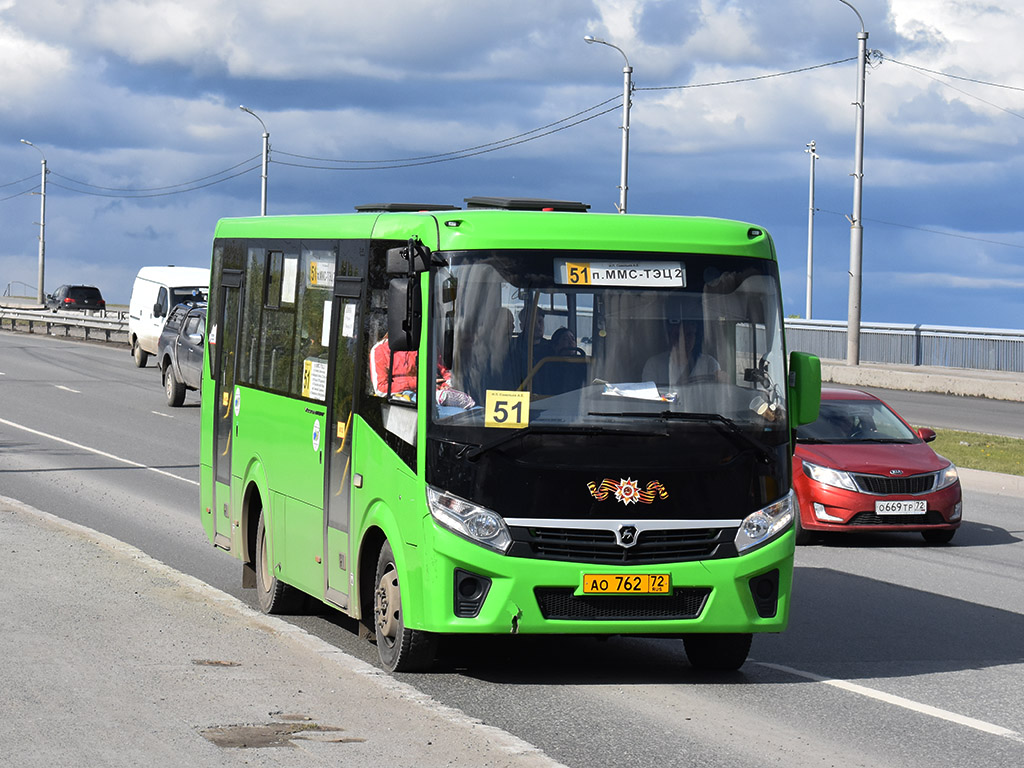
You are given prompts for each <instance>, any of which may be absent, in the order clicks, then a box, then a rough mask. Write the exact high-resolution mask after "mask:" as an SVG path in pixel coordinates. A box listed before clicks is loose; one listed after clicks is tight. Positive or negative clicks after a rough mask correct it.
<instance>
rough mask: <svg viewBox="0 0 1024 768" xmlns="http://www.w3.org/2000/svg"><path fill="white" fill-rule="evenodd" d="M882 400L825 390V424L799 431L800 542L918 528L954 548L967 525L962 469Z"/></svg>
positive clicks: (931, 433)
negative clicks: (825, 536) (825, 535)
mask: <svg viewBox="0 0 1024 768" xmlns="http://www.w3.org/2000/svg"><path fill="white" fill-rule="evenodd" d="M934 439H935V432H934V431H933V430H931V429H928V428H926V427H921V428H920V429H915V428H913V427H911V426H910V425H909V424H907V422H905V421H904V420H903V419H902V418H900V416H899V415H897V413H896V412H895V411H893V410H892V409H891V408H890V407H889V406H888V405H886V404H885V403H884V402H882V401H881V400H879V399H878V398H877V397H875V396H874V395H869V394H868V393H867V392H860V391H857V390H851V389H823V390H822V391H821V411H820V413H819V415H818V420H817V421H815V422H814V423H812V424H806V425H804V426H801V427H798V428H797V431H796V453H795V455H794V457H793V487H794V488H795V489H796V494H797V498H798V500H799V502H800V514H799V515H798V517H797V521H796V539H797V543H799V544H806V543H808V542H809V541H810V540H811V539H813V538H814V536H815V534H816V533H825V532H829V533H832V532H848V531H862V532H863V531H918V532H920V533H921V535H922V536H924V539H925V541H927V542H928V543H929V544H946V543H948V542H949V541H951V540H952V538H953V534H954V533H956V529H957V528H958V527H960V517H961V513H962V511H963V501H962V498H961V493H960V480H959V478H958V476H957V471H956V467H955V466H953V464H952V463H951V462H950V461H949V460H948V459H944V458H943V457H942V456H939V455H938V454H937V453H935V451H933V450H932V449H931V446H930V445H928V443H930V442H931V441H932V440H934Z"/></svg>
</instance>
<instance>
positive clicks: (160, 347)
mask: <svg viewBox="0 0 1024 768" xmlns="http://www.w3.org/2000/svg"><path fill="white" fill-rule="evenodd" d="M205 338H206V304H205V302H196V303H184V304H176V305H175V306H174V307H172V308H171V311H170V313H169V314H168V316H167V322H166V323H165V324H164V329H163V331H162V332H161V334H160V341H159V343H158V344H157V364H158V365H159V366H160V374H161V376H162V378H163V383H164V392H165V393H166V394H167V404H168V405H170V406H173V407H175V408H177V407H178V406H179V405H181V404H182V403H184V402H185V392H186V391H187V390H190V389H191V390H197V389H199V385H200V382H201V381H202V378H203V341H204V339H205Z"/></svg>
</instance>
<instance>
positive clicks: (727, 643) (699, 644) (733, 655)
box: [683, 633, 754, 671]
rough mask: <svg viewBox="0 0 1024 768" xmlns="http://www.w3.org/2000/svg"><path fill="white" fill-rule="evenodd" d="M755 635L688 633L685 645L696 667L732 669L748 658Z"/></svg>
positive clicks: (737, 667)
mask: <svg viewBox="0 0 1024 768" xmlns="http://www.w3.org/2000/svg"><path fill="white" fill-rule="evenodd" d="M753 637H754V636H753V635H751V634H749V633H746V634H740V633H737V634H707V635H686V636H685V637H684V638H683V647H684V648H685V649H686V658H687V659H689V660H690V666H691V667H693V668H694V669H708V670H717V671H732V670H736V669H739V668H740V667H742V666H743V662H745V661H746V660H747V654H748V653H750V642H751V640H753Z"/></svg>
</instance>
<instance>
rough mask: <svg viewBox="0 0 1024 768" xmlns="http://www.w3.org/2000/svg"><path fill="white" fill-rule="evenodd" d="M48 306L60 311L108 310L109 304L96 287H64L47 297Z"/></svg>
mask: <svg viewBox="0 0 1024 768" xmlns="http://www.w3.org/2000/svg"><path fill="white" fill-rule="evenodd" d="M46 306H47V307H48V308H50V309H52V310H53V311H54V312H56V311H57V310H58V309H83V310H84V309H106V306H107V302H105V301H104V300H103V296H101V295H100V289H99V288H97V287H96V286H94V285H62V286H61V287H60V288H58V289H57V290H56V291H54V292H53V293H48V294H47V295H46Z"/></svg>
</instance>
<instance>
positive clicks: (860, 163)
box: [839, 0, 868, 365]
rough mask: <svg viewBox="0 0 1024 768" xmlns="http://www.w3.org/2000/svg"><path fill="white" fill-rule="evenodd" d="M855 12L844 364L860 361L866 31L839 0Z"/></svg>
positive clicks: (862, 23)
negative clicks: (853, 127) (854, 121)
mask: <svg viewBox="0 0 1024 768" xmlns="http://www.w3.org/2000/svg"><path fill="white" fill-rule="evenodd" d="M839 2H841V3H842V4H843V5H846V6H848V7H849V8H850V10H852V11H853V12H854V13H856V14H857V19H858V20H859V21H860V32H858V33H857V101H856V102H855V103H854V106H855V107H857V133H856V145H855V148H854V159H853V164H854V168H853V215H852V217H850V302H849V309H848V315H847V328H846V364H847V365H859V364H860V298H861V263H862V260H863V254H864V227H863V225H862V223H861V197H862V193H863V186H864V79H865V71H864V70H865V68H866V66H867V43H868V33H867V32H866V31H865V30H864V19H863V17H862V16H861V15H860V13H859V12H858V11H857V9H856V8H854V7H853V6H852V5H850V3H849V2H847V0H839Z"/></svg>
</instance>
